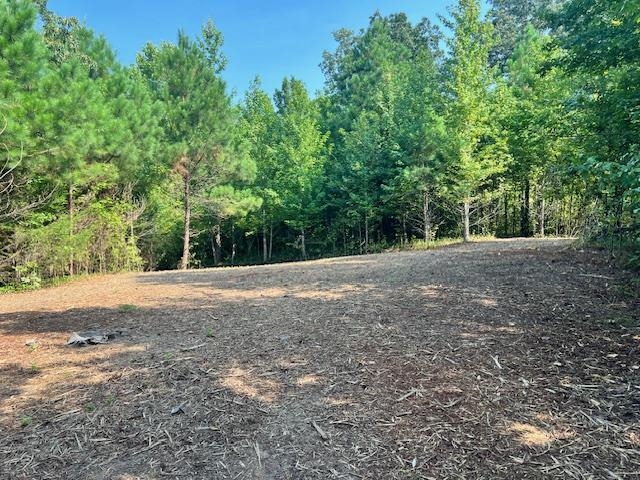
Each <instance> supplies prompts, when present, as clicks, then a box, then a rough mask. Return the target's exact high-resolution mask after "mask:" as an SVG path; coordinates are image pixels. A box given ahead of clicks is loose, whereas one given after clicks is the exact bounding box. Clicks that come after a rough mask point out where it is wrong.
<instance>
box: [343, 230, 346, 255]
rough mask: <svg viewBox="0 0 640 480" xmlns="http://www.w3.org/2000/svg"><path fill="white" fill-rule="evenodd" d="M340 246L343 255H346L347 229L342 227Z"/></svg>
mask: <svg viewBox="0 0 640 480" xmlns="http://www.w3.org/2000/svg"><path fill="white" fill-rule="evenodd" d="M342 247H343V248H344V256H345V257H346V256H347V229H346V228H343V229H342Z"/></svg>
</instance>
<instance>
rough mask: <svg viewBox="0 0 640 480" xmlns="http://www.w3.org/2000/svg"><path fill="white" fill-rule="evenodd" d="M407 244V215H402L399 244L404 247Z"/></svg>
mask: <svg viewBox="0 0 640 480" xmlns="http://www.w3.org/2000/svg"><path fill="white" fill-rule="evenodd" d="M408 243H409V238H408V236H407V214H406V213H405V214H404V215H402V239H401V242H400V244H401V245H402V246H403V247H405V246H406V245H407V244H408Z"/></svg>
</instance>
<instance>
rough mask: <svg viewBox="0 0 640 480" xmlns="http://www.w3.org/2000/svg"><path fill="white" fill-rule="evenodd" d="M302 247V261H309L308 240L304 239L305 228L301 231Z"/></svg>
mask: <svg viewBox="0 0 640 480" xmlns="http://www.w3.org/2000/svg"><path fill="white" fill-rule="evenodd" d="M300 247H301V248H302V259H303V260H306V259H307V245H306V239H305V238H304V227H302V228H301V229H300Z"/></svg>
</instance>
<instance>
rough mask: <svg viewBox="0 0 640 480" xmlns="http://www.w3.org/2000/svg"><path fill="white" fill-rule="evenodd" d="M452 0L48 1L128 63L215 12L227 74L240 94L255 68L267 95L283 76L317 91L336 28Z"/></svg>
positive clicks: (431, 10)
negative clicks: (149, 44)
mask: <svg viewBox="0 0 640 480" xmlns="http://www.w3.org/2000/svg"><path fill="white" fill-rule="evenodd" d="M451 3H452V1H451V0H324V1H320V0H314V1H307V0H297V1H296V0H156V1H153V0H127V1H125V0H49V8H50V9H51V10H53V11H54V12H56V13H58V14H60V15H64V16H76V17H78V18H79V19H80V20H82V21H83V22H85V23H86V24H87V25H88V26H89V27H91V28H92V29H93V30H94V31H95V32H97V33H99V34H103V35H104V36H105V37H107V39H108V40H109V42H110V43H111V45H112V46H113V48H114V49H115V50H116V52H117V53H118V57H119V58H120V60H121V61H122V62H123V63H125V64H130V63H133V62H134V61H135V55H136V52H138V51H139V50H140V49H141V48H142V46H143V45H144V44H145V43H147V42H153V43H158V42H161V41H164V40H168V41H175V39H176V35H177V31H178V29H182V30H185V31H186V32H187V33H189V34H190V35H195V34H197V33H198V32H199V30H200V27H201V26H202V24H204V23H205V22H206V21H207V19H209V18H211V19H212V20H213V21H214V23H215V24H216V26H217V27H218V29H219V30H220V31H221V32H222V34H223V35H224V39H225V45H224V52H225V55H226V56H227V59H228V65H227V69H226V71H225V73H224V77H225V79H226V80H227V83H228V86H229V88H230V89H232V90H235V91H236V92H237V94H238V96H242V95H243V94H244V91H245V90H246V89H247V87H248V86H249V83H250V82H251V80H252V79H253V78H254V77H255V75H256V74H258V75H260V77H261V79H262V84H263V87H264V88H265V89H266V90H267V91H268V92H270V93H272V92H273V90H274V89H275V88H276V87H278V86H279V84H280V82H281V81H282V79H283V78H284V77H285V76H289V75H293V76H295V77H297V78H299V79H301V80H303V81H304V82H305V84H306V85H307V87H308V88H309V90H310V92H311V93H314V92H315V91H316V90H318V89H320V88H321V87H322V84H323V80H324V78H323V75H322V73H321V71H320V68H319V66H318V65H319V64H320V62H321V60H322V52H323V51H324V50H329V51H333V50H334V49H335V46H336V45H335V42H334V41H333V36H332V32H334V31H335V30H338V29H339V28H343V27H344V28H348V29H351V30H355V31H357V30H359V29H360V28H363V27H365V26H366V25H367V22H368V19H369V17H370V16H371V15H372V14H373V13H374V12H375V11H376V10H379V11H380V12H381V13H382V14H384V15H387V14H390V13H395V12H399V11H402V12H405V13H406V14H407V16H408V17H409V19H410V20H411V21H412V22H414V23H415V22H417V21H419V20H420V19H421V18H422V17H428V18H430V19H432V20H434V21H436V20H437V19H436V15H437V14H438V13H441V14H446V12H447V6H448V5H449V4H451Z"/></svg>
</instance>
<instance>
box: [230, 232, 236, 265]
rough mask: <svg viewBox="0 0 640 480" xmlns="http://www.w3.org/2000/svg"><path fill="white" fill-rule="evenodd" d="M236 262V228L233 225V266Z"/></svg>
mask: <svg viewBox="0 0 640 480" xmlns="http://www.w3.org/2000/svg"><path fill="white" fill-rule="evenodd" d="M235 261H236V227H235V225H233V224H231V265H235Z"/></svg>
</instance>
